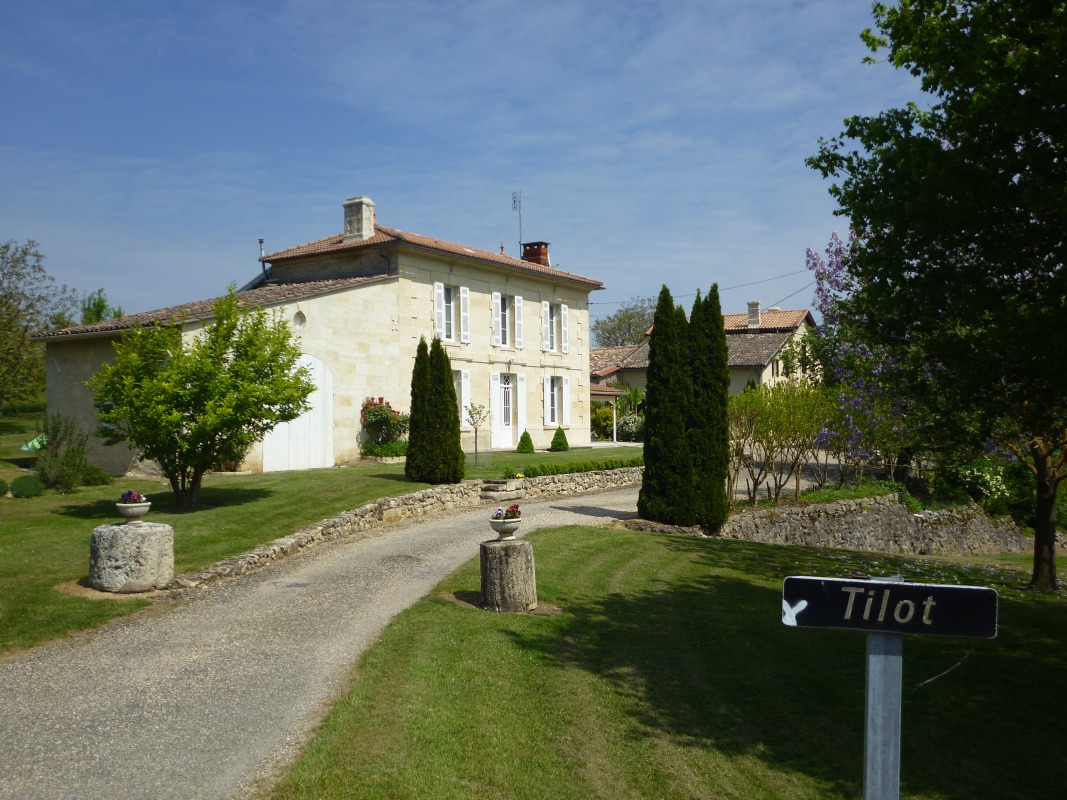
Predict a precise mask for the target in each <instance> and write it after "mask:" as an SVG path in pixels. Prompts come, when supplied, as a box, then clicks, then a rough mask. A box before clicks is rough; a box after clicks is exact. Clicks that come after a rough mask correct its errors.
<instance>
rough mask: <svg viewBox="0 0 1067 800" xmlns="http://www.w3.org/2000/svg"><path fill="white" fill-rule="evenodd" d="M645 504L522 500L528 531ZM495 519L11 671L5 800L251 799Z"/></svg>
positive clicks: (393, 536)
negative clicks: (390, 631) (396, 621)
mask: <svg viewBox="0 0 1067 800" xmlns="http://www.w3.org/2000/svg"><path fill="white" fill-rule="evenodd" d="M637 492H638V488H637V487H636V486H635V487H632V488H627V489H622V490H617V491H613V492H605V493H601V494H592V495H582V496H577V497H567V498H555V499H552V500H543V501H537V502H528V503H527V502H524V503H523V529H524V532H526V533H528V532H529V531H530V530H534V529H536V528H539V527H547V526H554V525H564V524H575V523H579V524H594V525H600V524H607V523H609V522H610V521H611V520H612V519H627V518H630V517H634V516H636V506H637ZM486 516H487V511H486V509H484V508H482V509H478V510H476V511H468V512H459V513H455V514H450V515H447V516H438V517H434V518H430V519H424V520H419V521H413V522H406V523H400V524H395V525H391V526H388V527H383V528H381V529H379V531H378V532H377V534H376V535H374V536H372V537H370V538H367V539H361V540H359V541H355V542H351V543H344V542H335V543H332V544H324V545H320V546H318V547H314V548H311V549H309V550H307V551H304V552H302V553H299V554H297V555H295V556H292V557H291V558H288V559H285V560H282V561H279V562H275V563H274V564H272V565H270V566H268V567H266V568H264V569H263V570H261V571H259V572H256V573H254V574H251V575H245V576H241V577H236V578H231V579H228V580H224V581H219V582H217V583H214V584H211V585H210V586H209V587H207V588H206V589H204V590H202V591H199V592H198V593H197V594H196V595H195V596H193V597H190V598H187V599H183V600H178V601H162V602H159V603H157V604H156V605H155V606H154V607H153V608H152V609H150V610H148V611H146V612H144V613H141V614H138V615H136V616H134V617H131V618H128V619H123V620H118V621H116V622H115V623H112V624H110V625H107V626H105V627H103V628H100V629H98V630H95V631H90V632H88V633H84V634H78V635H75V636H72V637H70V638H67V639H63V640H60V641H56V642H52V643H50V644H47V645H44V646H41V647H38V648H34V649H33V650H30V651H28V652H26V653H24V654H21V655H18V656H16V657H13V658H10V659H7V660H4V661H2V662H0V798H19V800H29V799H30V798H64V799H66V798H101V797H116V798H117V797H121V798H152V799H153V800H157V799H161V798H171V797H174V798H183V799H185V798H205V799H206V798H220V799H222V798H233V797H240V796H243V795H245V794H247V793H248V792H249V791H250V789H251V787H253V786H255V785H256V784H257V783H258V782H262V781H264V780H268V779H269V777H270V775H271V774H272V773H273V771H274V770H275V769H276V767H277V765H279V764H284V763H286V762H288V761H290V760H291V759H293V758H294V757H295V756H296V755H297V754H298V753H299V750H300V748H301V746H302V745H303V743H304V742H305V741H306V740H307V739H308V737H309V736H310V734H311V732H312V731H313V729H314V728H315V726H316V725H317V724H318V723H319V722H320V721H321V720H322V718H323V717H324V716H325V714H326V712H327V711H328V710H329V707H330V705H331V704H332V702H333V701H334V700H335V699H336V698H337V697H338V695H339V694H340V693H341V692H342V691H343V690H344V688H345V685H346V679H347V677H348V675H349V672H350V669H351V667H352V665H353V664H355V663H356V661H357V660H358V659H359V657H360V655H361V654H362V653H363V652H364V650H366V649H367V647H368V646H370V645H371V644H372V643H373V642H374V641H375V639H376V638H377V637H378V635H379V634H380V633H381V632H382V630H383V629H384V628H385V627H386V625H388V623H389V621H390V620H391V619H392V618H393V617H394V616H395V615H396V614H398V613H399V612H401V611H403V610H404V609H405V608H407V607H409V606H410V605H412V604H413V603H415V602H416V601H417V600H419V599H420V598H421V597H423V596H424V595H425V594H426V593H427V592H429V591H430V590H431V589H432V588H433V586H434V585H435V584H436V583H437V582H438V581H440V580H441V579H442V578H443V577H444V576H445V575H447V574H448V573H449V572H451V571H452V570H453V569H455V568H456V567H458V566H459V565H460V564H462V563H464V562H465V561H467V560H468V559H471V558H474V557H477V555H478V543H479V542H481V541H484V540H486V539H489V538H493V535H492V532H491V531H490V530H489V526H488V524H487V523H486V521H485V518H486ZM279 533H280V534H281V533H285V532H279ZM179 535H180V533H179ZM86 558H88V554H86ZM101 602H111V601H101Z"/></svg>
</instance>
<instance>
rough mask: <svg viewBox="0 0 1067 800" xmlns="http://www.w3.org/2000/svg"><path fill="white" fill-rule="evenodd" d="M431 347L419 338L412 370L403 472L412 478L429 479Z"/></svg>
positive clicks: (431, 436) (431, 445) (416, 479)
mask: <svg viewBox="0 0 1067 800" xmlns="http://www.w3.org/2000/svg"><path fill="white" fill-rule="evenodd" d="M431 397H432V395H431V394H430V349H429V348H428V347H427V346H426V339H424V338H421V337H420V339H419V346H418V349H416V351H415V367H414V369H412V371H411V417H410V420H409V423H408V455H407V461H406V462H405V463H404V474H405V475H407V476H408V477H409V478H410V479H411V480H413V481H424V482H429V481H428V480H427V476H428V474H429V464H430V463H431V460H432V459H431V450H432V448H433V435H432V432H431V430H430V419H429V405H430V398H431Z"/></svg>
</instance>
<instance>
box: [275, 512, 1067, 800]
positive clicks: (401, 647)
mask: <svg viewBox="0 0 1067 800" xmlns="http://www.w3.org/2000/svg"><path fill="white" fill-rule="evenodd" d="M530 540H531V541H532V542H533V543H534V549H535V553H536V558H537V581H538V596H539V599H540V601H541V604H542V608H543V609H548V608H549V607H551V606H554V607H556V608H558V609H559V612H560V613H558V614H557V615H555V616H552V615H543V616H541V615H506V614H492V613H488V612H484V611H481V610H479V609H477V608H476V607H474V606H473V605H472V604H471V603H473V602H476V600H477V595H478V591H479V585H480V584H479V574H478V569H479V567H478V563H477V560H474V561H472V562H470V563H468V564H467V565H466V566H464V567H463V568H461V569H460V570H458V571H457V572H456V573H454V574H453V575H452V576H450V577H449V578H448V579H446V580H445V581H444V582H443V583H442V584H441V585H440V586H439V587H438V590H437V591H436V592H435V593H434V594H433V595H431V596H430V597H428V598H427V599H425V600H424V601H422V602H421V603H419V604H418V605H416V606H415V607H413V608H412V609H410V610H409V611H407V612H405V613H404V614H402V615H401V616H400V617H399V618H398V619H397V620H395V621H394V623H393V624H392V625H391V627H390V628H389V629H388V630H387V631H386V633H385V634H384V636H383V637H382V639H381V641H380V642H379V643H378V644H377V645H375V646H374V647H373V648H372V649H371V650H370V651H369V652H368V653H367V654H366V656H365V657H364V659H363V660H362V662H361V663H360V664H359V666H358V667H357V668H356V670H355V671H354V673H353V689H352V691H351V693H350V694H349V695H348V696H347V697H346V698H344V700H343V701H342V702H340V703H339V705H338V706H337V707H336V708H335V710H334V711H333V713H332V714H331V715H330V717H329V719H328V720H327V721H326V723H325V724H324V725H323V727H322V728H321V730H320V732H319V734H318V735H317V736H316V738H315V739H314V740H313V741H312V742H311V744H310V745H309V746H308V748H307V749H306V752H305V753H304V755H303V756H302V758H301V759H300V760H299V762H298V763H297V764H296V765H295V766H294V767H293V768H292V770H291V772H290V773H289V774H287V775H286V776H285V777H284V778H283V779H282V780H281V782H280V783H279V784H278V785H277V786H276V787H275V788H274V789H273V790H272V791H269V792H267V793H266V794H265V795H264V796H269V797H272V798H276V799H279V800H281V799H283V798H284V799H285V800H295V798H380V797H389V798H423V797H433V798H476V797H477V798H546V799H547V798H576V799H577V798H613V799H614V798H737V799H738V800H741V799H742V798H744V799H745V800H748V799H749V798H853V797H858V796H860V794H861V793H862V773H863V763H862V761H863V713H864V712H863V698H864V647H865V641H864V635H863V634H862V633H854V632H846V631H820V630H812V629H794V628H787V627H785V626H783V625H782V624H781V622H780V618H781V581H782V578H784V577H785V576H787V575H795V574H802V575H827V576H845V575H853V574H856V573H861V574H866V573H872V572H873V573H876V574H886V573H892V572H897V571H899V572H901V573H903V574H904V575H905V576H906V577H908V578H909V579H912V580H919V581H925V582H945V583H964V584H975V585H984V586H993V587H995V588H997V589H998V590H999V591H1000V593H1001V601H1000V632H999V636H998V637H997V638H996V639H994V640H977V639H952V638H940V637H916V636H913V637H909V638H908V639H907V640H906V642H905V646H904V700H903V703H904V707H903V755H902V757H903V769H902V789H903V796H904V797H906V798H923V799H924V800H926V799H929V800H935V798H936V799H937V800H975V799H976V798H989V800H1011V799H1012V798H1016V799H1017V800H1024V799H1025V800H1031V798H1053V797H1063V796H1065V794H1067V792H1065V787H1067V778H1064V775H1063V770H1062V769H1061V768H1060V766H1059V765H1060V761H1061V759H1062V754H1063V752H1064V749H1065V748H1067V720H1065V717H1064V709H1067V651H1065V649H1064V647H1063V643H1064V642H1065V641H1067V604H1065V603H1064V598H1063V596H1062V594H1061V596H1059V597H1045V596H1040V595H1031V594H1027V593H1026V592H1023V591H1020V590H1019V587H1020V586H1022V585H1023V584H1025V582H1026V578H1027V575H1026V572H1025V570H1017V569H1016V568H1015V567H1005V566H993V565H991V564H985V565H971V564H966V565H957V564H953V563H950V562H946V561H944V560H921V559H906V558H896V557H887V556H871V555H869V554H854V553H845V552H840V551H820V550H813V549H807V548H799V547H783V546H773V545H761V544H754V543H747V542H736V541H721V540H706V539H705V540H699V539H692V538H685V537H674V536H663V535H654V534H640V533H632V532H629V531H621V530H612V529H596V528H561V529H555V530H551V531H541V532H538V533H535V534H534V535H532V536H531V537H530ZM457 598H458V601H459V602H457ZM464 601H466V602H464Z"/></svg>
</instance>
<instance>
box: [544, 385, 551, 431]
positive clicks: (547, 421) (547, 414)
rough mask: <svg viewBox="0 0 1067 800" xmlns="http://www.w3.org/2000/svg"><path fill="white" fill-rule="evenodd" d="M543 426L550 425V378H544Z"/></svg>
mask: <svg viewBox="0 0 1067 800" xmlns="http://www.w3.org/2000/svg"><path fill="white" fill-rule="evenodd" d="M544 389H545V425H551V424H552V378H551V377H549V376H547V375H546V376H545V385H544Z"/></svg>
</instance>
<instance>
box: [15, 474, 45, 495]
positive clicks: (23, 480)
mask: <svg viewBox="0 0 1067 800" xmlns="http://www.w3.org/2000/svg"><path fill="white" fill-rule="evenodd" d="M11 494H12V496H13V497H37V496H39V495H41V494H44V481H42V480H41V479H40V478H38V477H37V476H36V475H20V476H19V477H17V478H15V480H13V481H11Z"/></svg>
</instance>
